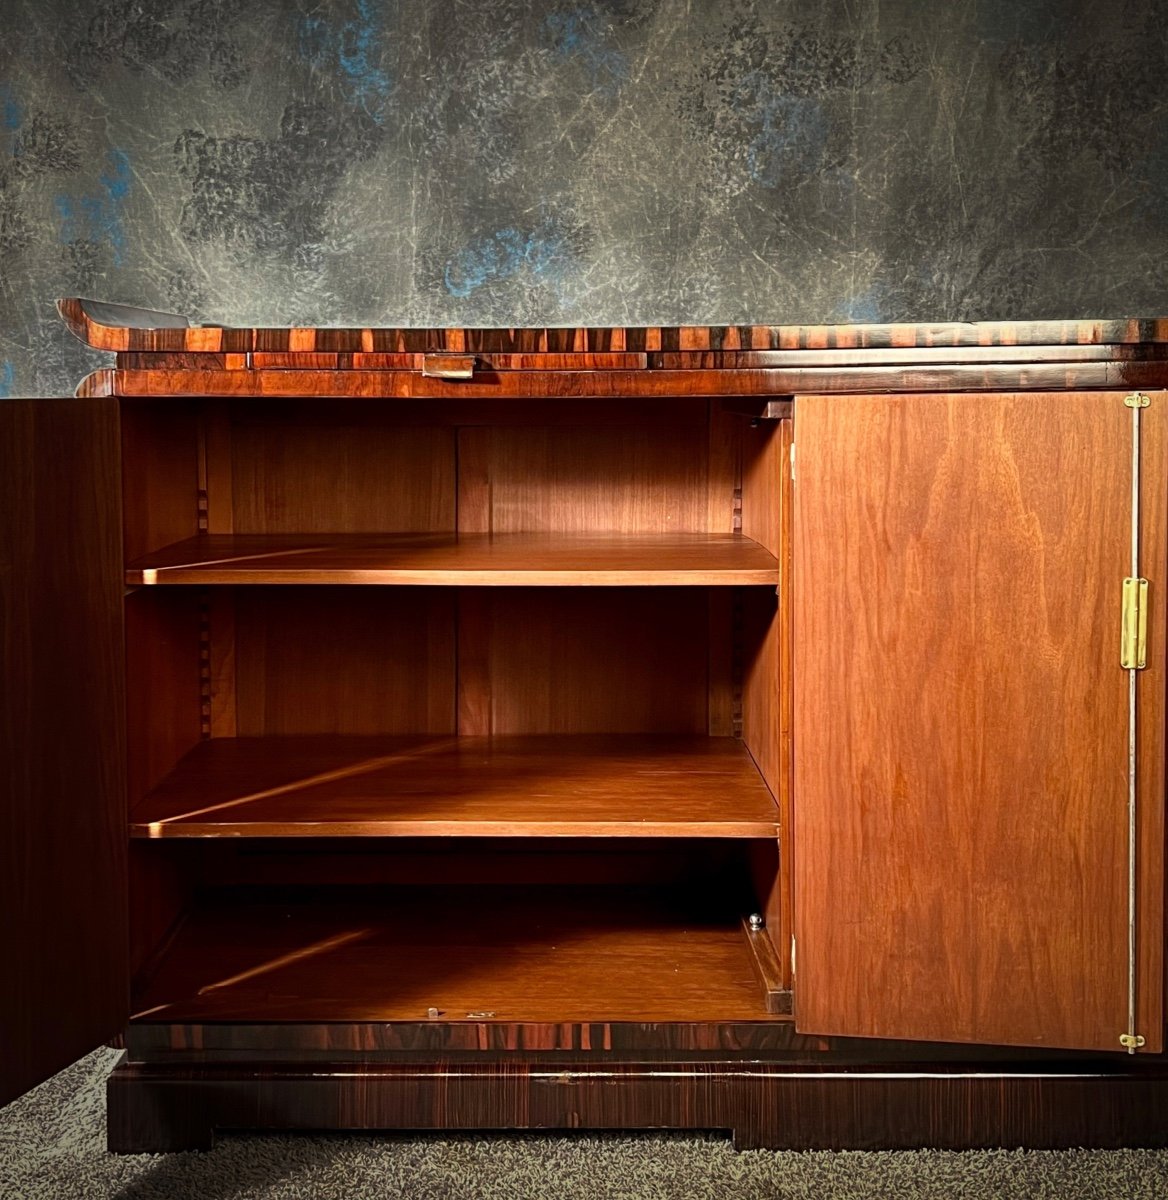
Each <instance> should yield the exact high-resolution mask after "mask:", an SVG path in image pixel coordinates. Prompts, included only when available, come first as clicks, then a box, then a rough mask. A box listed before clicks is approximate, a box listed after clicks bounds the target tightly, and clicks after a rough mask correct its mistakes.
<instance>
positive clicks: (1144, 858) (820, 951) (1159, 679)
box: [793, 392, 1168, 1051]
mask: <svg viewBox="0 0 1168 1200" xmlns="http://www.w3.org/2000/svg"><path fill="white" fill-rule="evenodd" d="M1138 411H1139V426H1140V434H1141V441H1142V444H1141V446H1140V461H1141V463H1142V486H1141V488H1140V513H1139V529H1140V538H1139V540H1140V546H1139V571H1138V574H1139V575H1141V576H1143V577H1145V578H1147V579H1149V580H1150V595H1151V607H1150V619H1149V621H1148V631H1147V666H1146V668H1145V669H1143V670H1139V671H1136V672H1135V673H1134V679H1135V685H1134V686H1135V692H1136V707H1137V710H1138V722H1137V726H1136V728H1137V735H1136V736H1137V743H1138V744H1137V754H1136V759H1137V770H1136V805H1135V813H1136V816H1135V836H1134V839H1133V840H1131V841H1130V842H1129V825H1128V822H1129V771H1128V753H1129V707H1130V705H1129V684H1130V682H1131V678H1132V672H1130V671H1128V670H1125V669H1124V668H1123V667H1122V666H1121V662H1120V642H1121V637H1120V634H1121V611H1122V603H1121V601H1122V598H1123V581H1124V578H1125V577H1126V576H1130V575H1132V574H1133V572H1132V513H1133V496H1132V493H1133V486H1132V485H1133V470H1132V460H1133V424H1134V422H1135V411H1134V410H1133V409H1132V408H1131V407H1128V406H1126V405H1125V402H1124V395H1123V393H1116V392H1097V393H1092V394H1087V393H1061V394H1057V395H1046V394H1035V393H1029V394H1025V393H1023V394H1018V395H1002V394H993V395H977V394H974V395H909V396H850V397H849V396H837V397H820V396H806V397H799V398H798V399H797V400H796V402H795V443H796V446H797V450H798V458H797V464H798V470H797V475H796V482H795V531H794V539H795V541H794V557H795V563H794V580H793V591H794V605H795V617H794V620H795V661H794V673H795V681H794V682H795V748H794V756H795V770H794V782H795V786H794V806H795V811H794V840H795V923H796V945H797V949H798V956H797V961H796V980H795V1002H796V1007H795V1011H796V1021H797V1025H798V1028H799V1029H800V1030H802V1031H805V1032H808V1033H818V1034H839V1035H853V1036H870V1037H884V1038H905V1039H927V1040H932V1041H948V1042H978V1043H999V1044H1009V1045H1025V1046H1050V1047H1068V1048H1082V1049H1091V1050H1116V1051H1118V1050H1121V1049H1122V1048H1123V1044H1121V1040H1120V1039H1121V1037H1124V1036H1126V1035H1128V1034H1129V1033H1134V1034H1136V1035H1139V1036H1141V1037H1142V1038H1143V1039H1144V1042H1143V1046H1142V1049H1143V1050H1144V1051H1158V1050H1159V1049H1160V1048H1161V1041H1162V1036H1161V1033H1162V1027H1163V1010H1162V990H1163V988H1162V979H1163V962H1162V949H1163V849H1164V828H1163V807H1164V795H1163V788H1164V716H1165V713H1164V691H1165V673H1164V667H1165V658H1164V651H1165V621H1164V612H1165V603H1164V600H1165V591H1166V588H1168V577H1166V575H1165V542H1166V538H1165V479H1164V463H1165V461H1166V459H1165V454H1166V452H1168V445H1166V421H1165V417H1166V414H1168V395H1166V394H1165V393H1162V392H1159V393H1151V403H1150V406H1149V407H1146V408H1143V409H1140V410H1138ZM1129 850H1130V853H1132V854H1134V864H1135V867H1134V869H1135V897H1134V905H1129ZM1130 911H1134V922H1135V928H1134V943H1135V951H1134V955H1133V956H1131V957H1132V959H1133V960H1134V961H1132V962H1131V963H1130V964H1129V912H1130ZM1129 965H1130V966H1131V968H1132V976H1133V978H1134V994H1133V995H1132V996H1131V997H1129ZM1129 999H1130V1002H1131V1004H1132V1006H1133V1008H1134V1022H1133V1024H1134V1028H1132V1027H1130V1026H1129Z"/></svg>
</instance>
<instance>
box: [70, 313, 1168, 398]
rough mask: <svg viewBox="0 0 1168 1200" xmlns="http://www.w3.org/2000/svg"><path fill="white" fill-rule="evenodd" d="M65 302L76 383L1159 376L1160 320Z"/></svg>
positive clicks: (804, 385)
mask: <svg viewBox="0 0 1168 1200" xmlns="http://www.w3.org/2000/svg"><path fill="white" fill-rule="evenodd" d="M58 308H59V309H60V312H61V316H62V317H63V318H64V320H65V322H66V324H67V325H68V326H69V328H70V329H71V330H72V331H73V332H74V333H75V334H76V335H77V337H79V338H80V339H81V340H82V341H83V342H85V343H86V344H87V345H89V346H92V347H94V348H95V349H98V350H112V351H114V352H115V353H116V354H117V359H116V365H115V366H114V367H104V368H101V369H100V370H97V371H94V372H93V373H92V374H91V375H89V376H88V377H87V378H86V379H84V380H82V382H81V383H80V385H79V386H78V388H77V393H78V395H82V396H204V397H207V396H237V397H246V396H254V397H260V396H263V397H269V398H280V397H283V398H296V397H305V396H334V397H351V398H360V397H369V398H381V399H386V398H398V399H417V400H423V399H441V398H444V397H445V398H450V399H453V398H455V397H457V398H458V399H463V400H477V399H490V398H499V399H505V398H507V399H528V400H545V399H548V398H550V397H555V398H560V399H564V400H604V399H608V400H614V399H627V398H630V397H636V396H640V397H645V398H649V397H656V398H658V399H670V398H673V399H676V398H678V397H684V396H690V397H700V396H707V397H722V398H726V397H736V398H738V399H739V400H741V401H743V402H747V403H748V405H754V406H755V408H757V409H758V411H763V410H764V409H765V407H766V405H767V404H769V403H770V402H771V401H772V400H774V399H775V398H778V397H790V396H794V395H797V394H809V393H815V392H829V393H843V392H883V393H892V392H902V393H903V392H954V391H960V392H977V391H981V392H985V391H1066V390H1076V389H1078V390H1082V389H1093V388H1095V389H1097V388H1121V387H1122V388H1162V387H1168V318H1157V319H1133V320H1114V321H1004V322H980V323H959V322H958V323H951V324H915V325H914V324H902V325H673V326H637V327H628V328H624V327H611V328H579V329H568V328H550V329H539V328H528V329H364V328H352V329H345V328H307V327H304V328H300V327H294V328H286V329H255V328H242V327H240V328H233V327H229V326H225V325H191V324H189V322H188V321H187V319H186V318H185V317H182V316H177V315H175V314H174V313H158V312H150V311H147V310H145V309H138V308H128V307H126V306H124V305H120V304H105V303H102V302H100V301H96V300H82V299H72V300H61V301H58ZM759 406H762V407H761V408H760V407H759ZM755 408H751V409H750V411H752V412H753V411H755Z"/></svg>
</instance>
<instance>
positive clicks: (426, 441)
mask: <svg viewBox="0 0 1168 1200" xmlns="http://www.w3.org/2000/svg"><path fill="white" fill-rule="evenodd" d="M62 312H63V314H64V316H65V317H66V319H67V320H68V321H69V322H70V324H71V326H72V327H73V328H74V330H75V332H77V333H78V334H79V335H80V336H82V337H83V338H84V339H85V340H87V341H88V342H89V343H90V344H91V345H94V346H96V347H98V348H101V349H106V350H112V351H115V352H116V353H117V355H118V358H117V361H116V366H114V367H113V368H109V369H105V370H102V371H99V372H97V373H95V374H94V375H93V376H90V378H89V379H88V380H86V381H85V382H84V383H83V384H82V386H81V388H80V389H79V396H80V398H78V399H75V400H70V401H28V402H20V403H19V404H15V405H6V406H5V407H4V409H3V411H2V414H0V415H2V418H3V423H2V426H0V427H2V428H3V429H4V431H5V433H6V435H9V436H11V438H12V449H11V454H12V461H13V462H20V463H21V464H22V468H21V470H20V471H14V472H11V473H10V474H9V477H8V479H7V481H6V488H7V492H8V497H7V498H8V503H7V504H6V506H5V515H6V522H5V524H6V527H10V528H6V533H7V534H10V535H11V536H12V537H13V539H14V540H13V546H14V551H13V553H11V554H9V555H7V556H6V557H5V559H4V562H5V563H6V564H11V566H10V569H9V570H8V572H7V574H6V576H5V605H6V607H5V616H6V621H5V641H4V647H5V652H6V655H7V656H8V657H7V658H6V661H5V667H6V670H5V677H6V679H7V683H8V686H7V689H6V702H7V703H8V705H9V706H10V709H11V713H12V716H11V719H10V720H9V722H8V725H7V729H6V732H7V734H8V737H9V742H10V747H9V750H10V753H9V755H8V759H7V761H8V762H9V763H10V764H11V765H10V769H9V780H8V786H7V793H8V794H7V806H6V816H5V819H6V820H7V821H8V826H7V832H8V834H9V836H7V837H6V838H5V839H4V840H5V845H6V849H7V850H8V852H9V854H10V855H11V866H10V869H9V870H8V871H6V872H5V878H4V881H3V883H2V884H0V886H2V887H4V888H5V889H6V891H5V896H4V899H5V901H6V905H7V906H8V909H9V910H10V911H12V912H14V913H15V914H16V917H17V919H16V920H15V921H14V922H12V923H11V924H10V928H9V933H10V935H12V936H14V939H15V940H14V942H13V945H12V947H11V948H10V949H9V953H8V958H9V961H10V962H12V963H14V964H15V965H16V966H17V967H21V966H23V967H24V968H25V969H24V972H23V973H22V974H21V975H20V979H21V984H20V987H19V988H18V989H16V990H15V991H14V992H13V993H12V994H11V995H10V996H9V998H8V1000H7V1001H6V1002H5V1003H6V1005H7V1007H6V1008H5V1009H4V1011H3V1016H4V1027H5V1029H6V1030H7V1031H10V1032H11V1034H12V1035H13V1037H14V1039H15V1040H16V1041H17V1042H18V1043H19V1044H20V1045H22V1046H24V1047H26V1048H27V1049H26V1050H25V1051H24V1052H23V1054H22V1056H21V1057H16V1058H6V1060H5V1066H6V1074H5V1078H4V1086H5V1089H6V1094H9V1095H11V1094H14V1093H15V1092H16V1091H19V1090H21V1089H22V1088H24V1087H27V1086H29V1085H30V1084H31V1083H32V1082H34V1081H35V1079H36V1078H38V1077H40V1076H43V1075H44V1074H46V1073H48V1072H50V1071H51V1070H53V1069H55V1068H56V1067H57V1066H60V1065H63V1063H64V1062H66V1061H69V1059H71V1058H72V1057H75V1056H76V1055H77V1054H79V1053H81V1052H82V1051H84V1050H85V1049H86V1048H88V1047H89V1046H90V1045H92V1044H93V1043H94V1042H95V1041H97V1040H99V1039H101V1038H103V1037H106V1036H112V1035H113V1034H115V1033H117V1032H120V1031H122V1030H124V1034H125V1038H126V1057H125V1059H124V1060H123V1062H122V1064H121V1065H120V1066H119V1067H118V1068H117V1070H116V1071H115V1073H114V1076H113V1077H112V1079H111V1083H110V1093H109V1101H110V1144H111V1147H113V1148H115V1149H121V1150H130V1149H166V1148H181V1147H186V1146H198V1145H207V1144H209V1142H210V1139H211V1138H212V1136H213V1132H214V1130H215V1129H217V1128H224V1129H230V1128H238V1127H260V1128H306V1129H308V1128H435V1127H440V1128H479V1127H493V1128H507V1127H518V1128H556V1127H584V1128H625V1127H628V1128H644V1127H666V1128H690V1127H693V1128H711V1127H712V1128H726V1129H730V1130H732V1131H733V1133H734V1136H735V1138H736V1141H737V1143H738V1144H740V1145H804V1146H810V1145H823V1146H830V1145H855V1146H859V1145H912V1144H932V1145H976V1144H987V1145H994V1144H1018V1143H1025V1144H1031V1145H1059V1144H1087V1143H1091V1144H1100V1145H1103V1144H1124V1143H1134V1142H1139V1143H1143V1144H1153V1143H1159V1142H1162V1141H1163V1140H1164V1137H1165V1135H1164V1133H1163V1131H1162V1130H1160V1129H1159V1128H1158V1127H1157V1125H1156V1123H1155V1122H1154V1121H1153V1120H1152V1119H1151V1118H1150V1117H1149V1116H1148V1115H1147V1114H1148V1112H1149V1111H1151V1110H1152V1109H1154V1107H1155V1105H1154V1104H1153V1103H1150V1102H1151V1101H1154V1100H1156V1099H1158V1098H1161V1095H1160V1093H1161V1090H1162V1088H1163V1087H1164V1086H1165V1085H1164V1083H1163V1080H1164V1077H1165V1073H1164V1066H1163V1060H1162V1058H1161V1057H1160V1051H1161V1050H1162V1027H1163V1019H1164V1018H1163V1006H1162V1000H1163V954H1162V950H1163V941H1164V928H1163V902H1164V901H1163V889H1162V877H1163V841H1164V830H1163V816H1162V813H1163V790H1164V787H1163V785H1164V759H1163V732H1164V704H1163V700H1164V654H1163V647H1164V644H1165V631H1164V629H1163V621H1164V617H1163V606H1162V605H1159V604H1158V602H1157V595H1158V592H1157V589H1158V587H1159V586H1160V583H1159V581H1160V580H1161V579H1162V578H1163V577H1164V575H1165V572H1164V569H1163V568H1164V565H1165V564H1164V561H1163V560H1164V557H1165V545H1166V541H1168V537H1166V533H1165V512H1164V503H1163V501H1164V497H1163V470H1162V464H1163V459H1164V450H1165V447H1164V436H1165V435H1164V411H1163V409H1164V405H1165V404H1166V403H1168V394H1165V393H1163V392H1160V391H1157V390H1156V389H1157V387H1160V386H1163V385H1164V384H1166V383H1168V371H1166V370H1165V368H1164V367H1163V366H1162V365H1161V364H1162V359H1161V356H1160V353H1159V350H1158V347H1159V346H1160V344H1161V343H1162V342H1164V341H1168V329H1163V328H1161V326H1160V325H1158V324H1156V323H1144V324H1139V323H1113V324H1107V323H1098V324H1095V325H1089V326H1078V325H1070V326H1065V327H1064V326H1061V325H1040V326H992V327H990V326H954V327H922V328H920V329H915V328H914V329H906V328H881V327H859V328H848V329H842V328H841V329H837V330H823V329H807V330H792V329H769V328H751V329H728V330H711V329H682V330H676V329H675V330H644V329H641V330H579V331H576V330H529V331H522V330H521V331H502V330H497V331H490V330H486V331H483V330H479V331H473V330H471V331H460V330H445V331H443V330H437V331H420V330H305V329H294V330H260V329H221V328H217V327H209V328H193V329H192V328H187V327H186V326H185V323H183V322H182V321H181V319H177V318H172V317H168V316H165V315H159V314H140V313H136V312H134V311H132V310H122V309H117V308H113V307H111V306H102V305H94V304H92V303H90V302H83V301H66V302H63V303H62ZM1020 342H1021V343H1023V344H1022V345H1019V344H1018V343H1020ZM1027 342H1029V343H1030V344H1025V343H1027ZM1140 388H1142V389H1144V390H1145V394H1146V395H1147V396H1148V397H1149V399H1150V403H1149V405H1148V406H1147V407H1146V408H1132V407H1129V406H1128V405H1126V404H1125V396H1128V395H1130V394H1131V393H1132V392H1133V390H1138V389H1140ZM1137 426H1138V428H1139V430H1140V431H1141V434H1142V446H1141V447H1140V449H1139V458H1138V461H1139V463H1140V464H1141V470H1142V481H1141V483H1140V486H1139V487H1138V488H1136V489H1135V490H1136V493H1137V494H1138V496H1139V524H1138V527H1137V534H1138V546H1137V547H1136V549H1137V551H1138V561H1137V563H1136V564H1135V569H1134V570H1133V568H1132V560H1131V553H1132V544H1131V541H1132V533H1131V529H1132V516H1133V480H1132V469H1133V438H1134V435H1135V431H1136V428H1137ZM793 477H794V478H793ZM119 541H120V547H119V544H118V543H119ZM1129 575H1135V576H1143V577H1147V578H1150V579H1151V581H1152V582H1151V593H1150V594H1151V602H1150V603H1146V604H1145V609H1144V620H1145V622H1146V624H1147V633H1146V652H1145V665H1144V666H1143V668H1142V669H1138V670H1133V671H1130V672H1129V671H1126V670H1125V669H1124V668H1123V667H1122V666H1121V665H1120V660H1119V649H1120V646H1119V643H1120V621H1121V611H1122V604H1121V587H1122V583H1123V579H1124V577H1125V576H1129ZM1137 624H1138V621H1137ZM25 631H27V632H25ZM123 656H124V657H123ZM122 661H124V669H123V667H122V666H121V662H122ZM1133 704H1134V706H1135V711H1136V713H1137V721H1136V724H1135V726H1134V728H1135V730H1136V733H1135V738H1136V742H1135V756H1136V763H1137V771H1136V774H1135V775H1134V778H1135V780H1136V787H1135V793H1134V797H1133V795H1132V794H1131V789H1130V788H1129V779H1130V778H1133V776H1132V775H1131V772H1130V770H1129V731H1130V729H1131V728H1132V726H1131V713H1132V706H1133ZM63 764H64V765H63ZM1133 798H1134V804H1132V800H1133ZM1129 821H1134V836H1129V832H1130V831H1129ZM1133 878H1134V889H1135V890H1134V894H1133V893H1131V891H1130V888H1129V884H1130V882H1131V880H1132V879H1133ZM9 893H11V895H9ZM9 902H10V903H9ZM1129 1006H1130V1010H1131V1011H1130V1012H1129ZM792 1009H793V1011H792ZM1125 1035H1133V1036H1134V1035H1138V1036H1139V1037H1142V1038H1143V1042H1142V1044H1141V1045H1140V1046H1138V1047H1135V1046H1133V1047H1132V1049H1138V1053H1133V1054H1130V1055H1129V1054H1124V1053H1120V1052H1121V1051H1122V1050H1123V1049H1124V1047H1123V1046H1121V1044H1120V1037H1121V1036H1125ZM1011 1046H1013V1047H1015V1048H1014V1049H1010V1048H1009V1047H1011ZM1018 1047H1026V1049H1024V1050H1023V1049H1018ZM874 1068H878V1069H874Z"/></svg>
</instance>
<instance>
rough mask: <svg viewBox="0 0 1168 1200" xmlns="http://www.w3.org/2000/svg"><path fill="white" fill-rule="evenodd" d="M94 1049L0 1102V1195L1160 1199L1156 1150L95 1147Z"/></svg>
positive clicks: (677, 1145) (293, 1141) (414, 1143)
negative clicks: (149, 1150) (123, 1151)
mask: <svg viewBox="0 0 1168 1200" xmlns="http://www.w3.org/2000/svg"><path fill="white" fill-rule="evenodd" d="M117 1054H118V1052H117V1051H113V1050H99V1051H97V1052H96V1053H94V1054H91V1055H89V1056H88V1057H87V1058H84V1059H82V1060H81V1061H80V1062H78V1063H75V1064H74V1065H73V1066H71V1067H69V1068H67V1069H66V1070H64V1071H62V1072H61V1074H59V1075H57V1076H55V1077H54V1078H53V1079H50V1080H48V1081H47V1082H46V1083H44V1084H42V1085H41V1086H40V1087H39V1088H36V1089H35V1090H34V1091H32V1092H30V1093H29V1094H28V1095H27V1096H24V1097H22V1098H21V1099H19V1100H17V1101H15V1102H14V1103H13V1104H10V1105H9V1106H8V1107H7V1108H4V1109H0V1197H3V1200H72V1198H74V1197H76V1198H78V1200H80V1198H84V1200H113V1198H115V1197H117V1198H124V1200H156V1198H157V1200H185V1198H187V1197H189V1198H191V1200H196V1198H197V1200H236V1198H239V1200H244V1198H251V1197H255V1198H257V1200H285V1198H291V1197H295V1198H296V1200H308V1198H310V1197H311V1200H332V1198H334V1197H335V1198H337V1200H342V1198H343V1200H362V1198H365V1197H378V1198H381V1197H397V1196H402V1197H409V1198H410V1200H439V1198H441V1200H452V1198H454V1197H464V1196H465V1197H474V1198H475V1200H501V1198H503V1197H507V1198H508V1200H511V1198H515V1200H519V1198H522V1200H542V1198H543V1197H547V1198H549V1200H551V1198H553V1197H554V1198H555V1200H562V1198H563V1197H568V1196H587V1197H612V1198H613V1200H616V1198H620V1200H640V1198H642V1197H644V1198H653V1200H656V1198H660V1200H675V1198H677V1197H691V1196H692V1197H706V1196H709V1197H717V1198H718V1200H729V1198H730V1197H740V1196H741V1197H752V1198H756V1200H762V1198H763V1197H768V1198H770V1197H782V1198H784V1200H786V1198H790V1200H796V1198H799V1200H802V1198H804V1197H807V1198H810V1197H816V1198H817V1200H818V1198H820V1197H840V1200H853V1198H858V1197H867V1196H881V1197H884V1196H921V1197H930V1198H932V1197H947V1198H948V1197H957V1198H959V1200H982V1198H983V1197H984V1198H988V1197H1028V1198H1029V1197H1051V1198H1054V1197H1059V1198H1060V1200H1064V1198H1067V1197H1079V1196H1086V1197H1106V1198H1108V1200H1112V1198H1114V1200H1141V1198H1143V1197H1148V1200H1152V1198H1153V1197H1160V1198H1162V1197H1168V1151H1150V1150H1116V1151H1092V1152H1086V1151H1071V1152H1052V1151H1045V1152H1032V1153H1025V1152H1022V1151H997V1152H993V1153H981V1152H977V1153H966V1154H954V1153H935V1152H914V1153H903V1152H902V1153H895V1154H870V1153H863V1154H861V1153H842V1154H840V1153H814V1154H792V1153H775V1152H770V1151H759V1150H755V1151H747V1152H742V1153H736V1152H735V1151H734V1150H733V1149H731V1147H730V1143H729V1141H727V1140H726V1139H724V1138H721V1137H715V1136H710V1137H690V1136H681V1135H667V1136H659V1135H649V1134H645V1135H637V1136H608V1135H605V1136H587V1135H581V1136H573V1137H540V1136H535V1135H523V1136H519V1137H509V1136H503V1135H484V1136H458V1137H452V1136H443V1135H428V1136H424V1137H405V1136H397V1135H387V1136H384V1137H369V1136H336V1137H307V1136H295V1137H293V1136H289V1137H242V1136H235V1137H225V1138H223V1139H222V1141H221V1142H220V1143H219V1145H218V1147H217V1148H216V1149H215V1150H214V1151H212V1152H210V1153H205V1154H172V1155H148V1154H143V1155H133V1156H125V1157H121V1156H116V1155H111V1154H106V1153H105V1150H104V1144H105V1116H104V1103H105V1091H104V1083H105V1076H106V1074H107V1072H108V1071H109V1069H110V1067H111V1066H112V1065H113V1063H114V1060H115V1059H116V1058H117Z"/></svg>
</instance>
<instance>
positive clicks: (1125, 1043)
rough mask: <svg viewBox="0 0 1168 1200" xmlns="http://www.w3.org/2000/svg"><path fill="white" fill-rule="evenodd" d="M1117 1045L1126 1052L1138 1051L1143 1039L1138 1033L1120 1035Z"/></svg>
mask: <svg viewBox="0 0 1168 1200" xmlns="http://www.w3.org/2000/svg"><path fill="white" fill-rule="evenodd" d="M1119 1044H1120V1045H1121V1046H1122V1047H1123V1048H1124V1049H1125V1050H1128V1051H1131V1050H1138V1049H1139V1048H1140V1047H1141V1046H1142V1045H1143V1044H1144V1037H1143V1035H1142V1034H1139V1033H1121V1034H1120V1035H1119Z"/></svg>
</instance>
